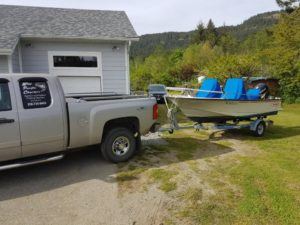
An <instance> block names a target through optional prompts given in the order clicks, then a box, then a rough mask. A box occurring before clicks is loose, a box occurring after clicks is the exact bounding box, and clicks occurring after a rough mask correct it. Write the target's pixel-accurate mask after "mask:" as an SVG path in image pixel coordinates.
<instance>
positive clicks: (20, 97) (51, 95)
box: [0, 74, 158, 170]
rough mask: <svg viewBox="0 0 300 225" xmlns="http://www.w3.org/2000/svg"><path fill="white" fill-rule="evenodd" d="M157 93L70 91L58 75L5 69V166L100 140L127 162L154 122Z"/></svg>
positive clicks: (0, 115)
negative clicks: (15, 72)
mask: <svg viewBox="0 0 300 225" xmlns="http://www.w3.org/2000/svg"><path fill="white" fill-rule="evenodd" d="M157 110H158V108H157V105H156V101H155V99H154V98H153V99H151V98H146V97H138V96H126V95H115V94H114V95H113V94H112V95H104V94H102V95H100V94H86V95H84V94H81V95H80V94H78V95H76V94H73V95H69V96H65V94H64V92H63V89H62V86H61V84H60V81H59V79H58V78H57V77H54V76H50V75H37V74H10V75H0V162H1V164H0V170H1V169H8V168H15V167H19V166H24V165H31V164H36V163H40V162H46V161H53V160H57V159H61V158H62V157H63V155H64V154H65V153H66V152H67V151H68V150H69V149H77V148H80V147H83V146H90V145H98V144H99V149H100V150H101V152H102V155H103V156H104V158H105V159H107V160H110V161H112V162H115V163H117V162H123V161H126V160H128V159H130V158H131V157H132V156H133V155H134V153H135V152H136V151H137V149H138V148H139V146H140V136H141V135H142V134H146V133H148V132H149V131H150V130H151V129H152V128H153V127H155V124H156V120H157V117H158V111H157Z"/></svg>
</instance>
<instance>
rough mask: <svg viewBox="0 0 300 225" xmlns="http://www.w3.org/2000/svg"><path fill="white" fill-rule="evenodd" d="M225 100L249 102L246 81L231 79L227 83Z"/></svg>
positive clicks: (223, 96)
mask: <svg viewBox="0 0 300 225" xmlns="http://www.w3.org/2000/svg"><path fill="white" fill-rule="evenodd" d="M222 98H223V99H227V100H247V95H246V89H245V86H244V80H243V79H242V78H230V79H228V80H227V81H226V84H225V88H224V94H223V95H222Z"/></svg>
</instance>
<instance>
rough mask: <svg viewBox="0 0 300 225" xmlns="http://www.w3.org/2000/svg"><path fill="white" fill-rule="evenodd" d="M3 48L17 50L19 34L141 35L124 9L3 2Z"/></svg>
mask: <svg viewBox="0 0 300 225" xmlns="http://www.w3.org/2000/svg"><path fill="white" fill-rule="evenodd" d="M0 18H1V19H0V49H6V50H13V48H14V46H15V45H16V43H17V41H18V40H19V37H22V36H31V37H45V38H49V37H54V38H94V39H105V38H112V39H118V38H120V39H121V38H137V37H138V36H137V34H136V32H135V30H134V28H133V26H132V24H131V23H130V21H129V19H128V17H127V15H126V13H125V12H124V11H107V10H80V9H60V8H43V7H29V6H10V5H0Z"/></svg>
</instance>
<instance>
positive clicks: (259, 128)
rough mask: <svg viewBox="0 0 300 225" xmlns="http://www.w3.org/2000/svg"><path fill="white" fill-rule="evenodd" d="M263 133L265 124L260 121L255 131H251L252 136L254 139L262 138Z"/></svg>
mask: <svg viewBox="0 0 300 225" xmlns="http://www.w3.org/2000/svg"><path fill="white" fill-rule="evenodd" d="M265 131H266V123H265V122H264V121H260V122H259V123H258V124H257V126H256V128H255V130H254V131H253V132H254V136H256V137H262V136H264V134H265Z"/></svg>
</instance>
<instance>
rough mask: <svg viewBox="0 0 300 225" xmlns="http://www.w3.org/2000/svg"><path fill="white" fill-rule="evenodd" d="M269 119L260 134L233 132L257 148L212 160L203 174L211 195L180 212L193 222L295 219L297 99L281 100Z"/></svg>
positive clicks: (299, 214)
mask: <svg viewBox="0 0 300 225" xmlns="http://www.w3.org/2000/svg"><path fill="white" fill-rule="evenodd" d="M273 120H274V121H275V126H274V127H271V128H270V129H269V131H268V132H267V133H266V136H265V137H263V138H254V137H250V136H248V134H247V133H246V132H244V133H243V134H237V133H233V134H234V135H235V136H236V137H238V138H240V139H242V140H243V139H245V140H244V142H245V143H246V144H248V145H254V146H257V147H258V148H259V149H260V153H259V154H258V155H255V156H244V157H242V156H240V157H235V158H232V159H231V160H228V159H227V160H226V161H220V162H218V163H215V164H214V166H213V169H211V170H210V172H209V173H207V174H206V179H207V181H208V182H209V183H210V184H211V185H212V187H213V188H214V189H215V191H216V195H214V196H211V197H210V198H209V200H207V201H206V202H203V203H199V202H198V203H194V204H192V205H188V207H187V208H185V209H184V210H182V211H181V212H180V213H181V214H180V215H181V216H182V217H185V218H189V219H191V220H192V221H194V222H195V224H198V223H200V224H300V105H287V106H285V107H284V111H283V112H281V113H280V114H279V115H278V116H276V117H274V118H273ZM223 144H224V143H223ZM225 146H228V145H227V144H225ZM237 161H238V162H239V163H236V162H237ZM224 179H225V180H227V182H229V183H230V184H226V183H224V182H222V180H224ZM232 186H234V187H235V188H232ZM187 192H188V191H187ZM187 202H188V201H187Z"/></svg>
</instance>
